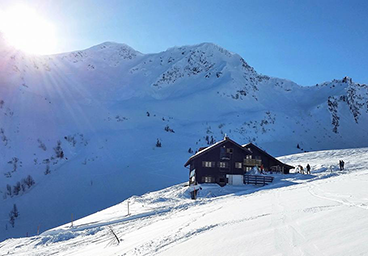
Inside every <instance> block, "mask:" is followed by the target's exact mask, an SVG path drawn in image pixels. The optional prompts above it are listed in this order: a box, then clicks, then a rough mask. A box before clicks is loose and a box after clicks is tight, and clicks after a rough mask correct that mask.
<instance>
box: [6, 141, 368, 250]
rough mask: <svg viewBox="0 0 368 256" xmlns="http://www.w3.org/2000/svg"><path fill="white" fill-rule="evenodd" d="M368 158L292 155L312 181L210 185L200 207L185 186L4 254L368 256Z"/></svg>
mask: <svg viewBox="0 0 368 256" xmlns="http://www.w3.org/2000/svg"><path fill="white" fill-rule="evenodd" d="M367 154H368V148H361V149H347V150H331V151H319V152H311V153H302V154H297V155H290V156H286V157H283V158H282V160H283V161H289V162H290V163H291V164H294V165H297V164H303V165H305V164H306V163H310V164H311V166H312V173H311V175H302V174H289V175H275V181H274V183H273V184H272V185H269V186H265V187H255V186H253V185H245V186H226V187H224V188H220V187H219V186H217V185H204V186H203V190H201V191H200V197H199V199H197V200H195V201H194V200H191V199H189V195H188V191H187V187H185V186H184V184H180V185H176V186H173V187H169V188H167V189H164V190H160V191H156V192H151V193H148V194H145V195H143V196H134V197H131V198H129V200H126V201H124V202H122V203H120V204H117V205H115V206H113V207H111V208H109V209H106V210H103V211H101V212H98V213H96V214H93V215H91V216H88V217H85V218H83V219H80V220H77V221H75V222H74V223H73V227H71V223H68V224H66V225H63V226H60V227H58V228H55V229H52V230H48V231H46V232H44V233H42V234H40V235H39V236H35V237H30V238H21V239H9V240H6V241H4V242H2V243H0V248H1V251H2V252H3V253H5V254H6V253H8V254H9V255H14V254H16V255H44V254H45V255H55V254H56V255H91V254H99V255H102V254H103V255H188V254H195V255H198V254H199V255H278V254H280V255H306V254H307V255H363V254H365V253H366V252H367V250H368V247H367V243H365V238H366V236H367V235H368V231H367V230H366V229H364V228H362V227H363V226H364V225H365V223H366V222H367V221H368V217H367V214H366V211H367V209H368V200H367V197H366V194H365V193H364V192H365V191H366V189H365V188H366V183H367V182H368V180H367V179H368V178H367V177H368V176H367V174H368V169H367V167H366V166H367V164H368V162H367V159H368V158H367ZM340 159H344V161H345V162H346V169H345V170H344V171H339V170H338V168H337V166H336V164H337V163H338V161H339V160H340ZM128 201H129V205H130V215H127V213H128V212H127V203H128ZM111 230H113V232H114V233H115V235H116V236H117V237H118V239H119V243H118V241H117V240H116V238H115V236H114V235H113V234H112V232H111ZM225 245H226V246H225ZM8 254H7V255H8Z"/></svg>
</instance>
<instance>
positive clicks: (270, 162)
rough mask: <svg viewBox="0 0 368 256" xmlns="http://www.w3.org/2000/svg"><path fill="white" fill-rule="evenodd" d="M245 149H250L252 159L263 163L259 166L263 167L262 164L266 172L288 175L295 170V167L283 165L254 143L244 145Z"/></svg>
mask: <svg viewBox="0 0 368 256" xmlns="http://www.w3.org/2000/svg"><path fill="white" fill-rule="evenodd" d="M243 148H246V149H248V150H249V151H250V152H251V153H252V158H254V159H258V160H260V161H261V162H260V165H258V166H261V164H262V166H263V168H264V170H265V171H266V172H281V173H284V174H287V173H289V171H290V169H294V166H291V165H287V164H284V163H282V162H281V161H279V160H277V159H276V158H274V157H273V156H271V155H270V154H268V153H267V152H266V151H264V150H262V149H260V148H259V147H257V146H256V145H254V144H253V143H248V144H245V145H243Z"/></svg>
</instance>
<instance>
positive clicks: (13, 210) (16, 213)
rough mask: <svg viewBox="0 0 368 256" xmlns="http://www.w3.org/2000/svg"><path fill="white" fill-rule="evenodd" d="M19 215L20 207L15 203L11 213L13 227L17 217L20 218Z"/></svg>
mask: <svg viewBox="0 0 368 256" xmlns="http://www.w3.org/2000/svg"><path fill="white" fill-rule="evenodd" d="M18 216H19V212H18V208H17V205H16V204H14V206H13V209H12V210H11V211H10V213H9V223H10V224H11V225H12V227H13V228H14V224H15V219H16V218H18Z"/></svg>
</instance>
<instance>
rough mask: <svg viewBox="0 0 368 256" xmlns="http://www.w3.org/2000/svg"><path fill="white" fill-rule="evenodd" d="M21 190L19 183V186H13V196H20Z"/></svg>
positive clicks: (18, 183)
mask: <svg viewBox="0 0 368 256" xmlns="http://www.w3.org/2000/svg"><path fill="white" fill-rule="evenodd" d="M20 190H21V185H20V182H19V181H18V182H17V184H15V186H13V194H14V195H15V196H17V195H18V194H19V192H20Z"/></svg>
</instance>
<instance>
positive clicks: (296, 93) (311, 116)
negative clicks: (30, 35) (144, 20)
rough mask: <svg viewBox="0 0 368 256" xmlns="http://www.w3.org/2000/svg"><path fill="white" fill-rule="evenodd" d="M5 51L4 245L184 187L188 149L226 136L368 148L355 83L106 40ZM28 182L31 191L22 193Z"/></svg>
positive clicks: (292, 149) (279, 150) (363, 106)
mask: <svg viewBox="0 0 368 256" xmlns="http://www.w3.org/2000/svg"><path fill="white" fill-rule="evenodd" d="M5 52H6V54H2V55H1V57H0V177H1V179H0V197H1V198H2V199H0V200H2V201H1V205H2V207H0V208H1V209H0V220H1V221H0V230H1V228H2V227H6V226H7V230H4V232H0V240H2V239H5V238H7V237H16V236H22V235H24V234H25V233H26V232H29V234H34V233H35V232H36V230H37V229H36V227H35V224H34V223H39V224H42V229H43V230H44V229H48V228H51V227H53V226H57V225H60V224H62V223H64V222H68V221H69V220H70V214H71V213H73V214H74V216H75V217H78V218H79V217H82V216H86V215H88V214H91V213H93V212H95V211H98V210H101V209H103V208H106V207H108V206H111V205H114V204H116V203H118V202H120V201H122V200H123V199H126V198H128V197H130V196H132V195H133V194H137V195H139V194H143V193H145V192H148V191H152V190H157V189H161V188H164V187H167V186H169V185H173V184H177V183H180V182H184V181H186V180H187V177H188V173H187V172H188V171H187V170H186V169H185V168H183V164H184V163H185V161H186V160H187V158H189V157H190V155H191V154H190V153H189V152H195V151H196V150H198V148H200V147H203V146H208V144H209V143H210V141H211V140H212V138H213V140H215V141H218V140H220V139H222V138H223V136H224V134H225V133H226V134H228V135H229V136H230V137H231V138H232V139H234V140H235V141H237V142H239V143H241V144H245V143H247V142H253V143H256V144H257V145H258V146H260V147H262V148H263V149H265V150H267V151H268V152H269V153H270V154H272V155H276V156H280V155H285V154H291V153H298V152H304V151H312V150H321V149H338V148H354V147H364V146H367V143H366V141H367V137H368V130H367V129H368V128H367V127H368V88H367V85H364V84H358V83H354V82H353V81H352V80H351V79H350V78H343V79H341V80H333V81H331V82H325V83H322V84H319V85H318V86H309V87H304V86H300V85H298V84H296V83H294V82H292V81H288V80H286V79H279V78H273V77H268V76H265V75H261V74H258V73H257V72H256V71H255V70H254V69H253V68H252V67H251V66H250V65H249V64H248V63H247V62H246V61H245V60H244V59H243V58H242V57H241V56H239V55H237V54H235V53H230V52H229V51H227V50H225V49H223V48H221V47H219V46H216V45H214V44H208V43H204V44H199V45H198V46H183V47H174V48H170V49H168V50H166V51H164V52H160V53H156V54H142V53H140V52H138V51H136V50H134V49H133V48H131V47H129V46H127V45H124V44H122V45H121V44H116V43H109V42H108V43H103V44H100V45H97V46H94V47H91V48H88V49H86V50H82V51H75V52H70V53H65V54H64V53H63V54H57V55H50V56H35V55H32V56H30V55H27V54H24V53H21V52H13V51H12V50H10V49H8V50H6V51H5ZM157 140H158V141H160V142H161V144H162V147H156V142H157ZM61 152H63V154H61ZM28 175H31V176H32V178H33V179H34V181H35V185H34V186H31V187H30V188H27V186H26V187H25V189H24V190H22V189H21V191H17V190H18V188H19V187H18V185H17V184H18V182H19V184H20V186H21V184H24V183H22V182H23V180H25V179H26V178H27V177H28ZM8 185H9V186H10V191H9V189H8ZM14 187H15V189H16V190H14ZM14 191H15V192H14ZM45 191H47V194H45ZM15 193H16V194H15ZM14 204H17V206H18V209H19V211H20V214H21V215H20V216H21V217H20V218H19V219H17V220H16V221H15V227H14V228H12V227H10V226H9V220H8V218H9V217H8V216H9V212H10V211H11V209H12V207H13V205H14ZM51 216H52V217H51Z"/></svg>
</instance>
